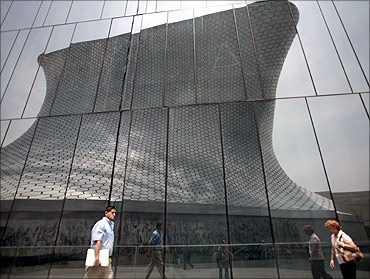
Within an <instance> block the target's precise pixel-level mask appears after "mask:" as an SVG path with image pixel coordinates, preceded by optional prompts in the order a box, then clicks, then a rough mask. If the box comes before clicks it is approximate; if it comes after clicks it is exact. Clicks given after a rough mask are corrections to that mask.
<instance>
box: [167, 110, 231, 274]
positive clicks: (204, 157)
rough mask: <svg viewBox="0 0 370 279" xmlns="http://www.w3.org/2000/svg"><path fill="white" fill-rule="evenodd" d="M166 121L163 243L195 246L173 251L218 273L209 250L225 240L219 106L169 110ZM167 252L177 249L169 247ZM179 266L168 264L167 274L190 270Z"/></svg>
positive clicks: (211, 252)
mask: <svg viewBox="0 0 370 279" xmlns="http://www.w3.org/2000/svg"><path fill="white" fill-rule="evenodd" d="M169 120H170V122H169V139H168V141H169V143H168V185H167V219H166V224H167V227H166V243H167V244H168V245H186V246H188V245H190V246H191V245H199V246H198V247H194V248H193V247H189V248H188V249H186V248H187V247H182V248H179V249H177V251H178V252H177V253H178V254H180V259H181V258H183V257H191V258H192V263H193V264H194V265H195V266H197V267H202V268H203V269H205V270H207V271H208V275H205V276H206V278H210V277H211V276H215V274H217V269H216V268H215V267H216V259H215V258H213V254H214V253H215V252H216V251H217V249H218V245H219V244H221V245H222V244H225V243H227V242H228V239H227V225H226V224H227V221H226V218H227V217H226V207H225V185H224V177H223V162H222V149H221V137H220V136H221V134H220V133H221V131H220V128H221V127H220V121H219V111H218V107H217V106H196V107H182V108H175V109H171V110H170V119H169ZM210 244H211V245H212V244H214V246H211V247H209V246H207V245H210ZM184 249H185V250H184ZM166 252H167V254H171V253H172V254H174V253H175V251H174V249H172V248H171V247H170V248H167V249H166ZM190 255H191V256H190ZM167 261H169V262H172V261H171V260H170V259H168V260H167ZM184 264H185V262H184ZM191 266H192V265H191V264H189V268H191ZM181 267H182V266H179V265H174V266H172V268H171V265H169V267H167V264H166V274H168V276H170V274H171V276H172V275H173V276H175V277H174V278H182V277H184V276H185V275H186V274H187V273H188V271H186V270H184V269H182V268H181ZM203 273H204V274H207V273H205V272H203Z"/></svg>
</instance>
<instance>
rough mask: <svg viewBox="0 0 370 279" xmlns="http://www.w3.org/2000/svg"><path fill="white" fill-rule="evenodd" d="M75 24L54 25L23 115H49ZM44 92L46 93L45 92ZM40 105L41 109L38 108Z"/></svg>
mask: <svg viewBox="0 0 370 279" xmlns="http://www.w3.org/2000/svg"><path fill="white" fill-rule="evenodd" d="M75 27H76V26H75V24H68V25H60V26H54V29H53V32H52V34H51V37H50V41H49V43H48V46H47V48H46V51H45V53H46V54H45V55H44V57H43V59H42V62H41V63H40V65H41V69H40V71H39V72H38V74H37V77H36V80H35V83H34V85H33V87H32V91H31V95H30V99H29V101H28V104H27V107H26V110H25V112H24V115H23V116H24V117H29V116H36V115H40V116H45V115H49V113H50V109H51V107H52V105H53V102H54V99H55V94H56V92H57V88H58V86H59V82H60V78H61V75H62V71H63V69H64V64H65V62H66V58H67V57H68V47H69V45H70V43H71V40H72V35H73V32H74V30H75ZM45 92H46V93H45ZM40 107H41V109H40Z"/></svg>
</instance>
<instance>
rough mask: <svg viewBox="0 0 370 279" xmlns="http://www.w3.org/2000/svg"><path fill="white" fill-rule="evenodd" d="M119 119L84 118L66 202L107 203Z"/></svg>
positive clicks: (116, 115)
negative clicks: (76, 200)
mask: <svg viewBox="0 0 370 279" xmlns="http://www.w3.org/2000/svg"><path fill="white" fill-rule="evenodd" d="M119 117H120V115H119V113H118V112H113V113H99V114H90V115H84V116H83V118H82V124H81V128H80V132H79V135H78V141H77V147H76V151H75V155H74V159H73V166H72V171H71V174H70V177H69V183H68V192H67V198H68V199H71V198H73V199H87V200H88V199H97V200H109V192H110V186H111V177H112V168H113V159H114V152H115V148H116V139H117V130H118V122H119Z"/></svg>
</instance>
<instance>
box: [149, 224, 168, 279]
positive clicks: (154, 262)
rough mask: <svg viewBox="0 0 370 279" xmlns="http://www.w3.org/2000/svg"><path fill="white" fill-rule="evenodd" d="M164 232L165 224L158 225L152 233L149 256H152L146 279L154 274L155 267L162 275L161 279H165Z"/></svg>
mask: <svg viewBox="0 0 370 279" xmlns="http://www.w3.org/2000/svg"><path fill="white" fill-rule="evenodd" d="M162 230H163V223H158V224H157V229H156V230H155V231H154V232H153V233H152V236H151V237H150V240H149V244H150V245H151V246H150V247H149V251H148V254H151V258H150V263H149V266H148V273H147V275H146V277H145V279H148V278H149V277H150V274H151V273H152V271H153V268H154V266H156V267H157V269H158V272H159V274H160V275H161V278H165V277H164V274H163V260H162V249H163V236H162Z"/></svg>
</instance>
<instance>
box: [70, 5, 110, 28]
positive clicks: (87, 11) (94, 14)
mask: <svg viewBox="0 0 370 279" xmlns="http://www.w3.org/2000/svg"><path fill="white" fill-rule="evenodd" d="M103 5H104V2H103V1H73V4H72V7H71V10H70V12H69V15H68V18H67V23H71V22H78V21H86V20H94V19H100V16H101V13H102V9H103Z"/></svg>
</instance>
